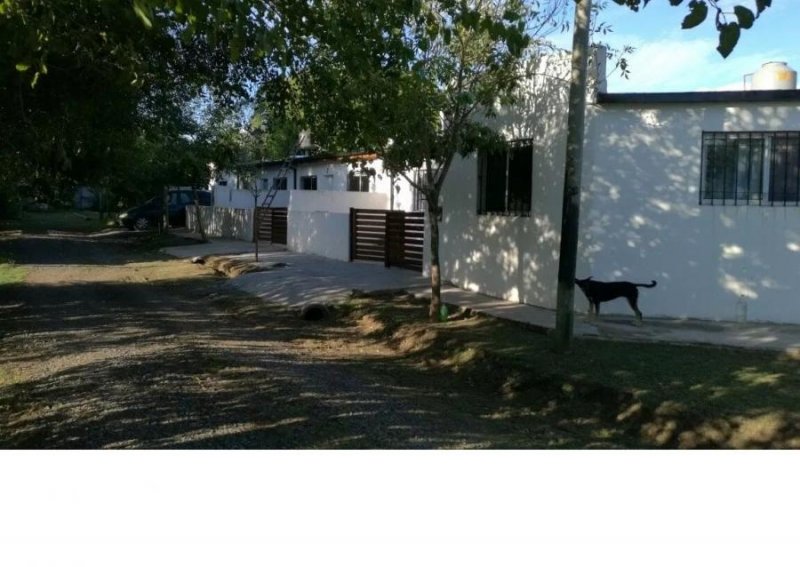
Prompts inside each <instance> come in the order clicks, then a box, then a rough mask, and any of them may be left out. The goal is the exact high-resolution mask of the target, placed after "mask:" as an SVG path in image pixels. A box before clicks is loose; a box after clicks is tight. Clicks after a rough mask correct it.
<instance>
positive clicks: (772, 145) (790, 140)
mask: <svg viewBox="0 0 800 567" xmlns="http://www.w3.org/2000/svg"><path fill="white" fill-rule="evenodd" d="M741 140H746V141H747V142H749V149H748V150H747V152H748V153H747V156H748V159H747V173H746V174H745V176H744V177H745V178H746V179H747V188H746V191H745V192H744V196H742V195H741V192H740V188H741V185H740V183H739V179H740V177H739V176H740V174H741V173H742V161H741V158H742V156H743V154H741V153H739V148H740V141H741ZM754 140H758V141H759V142H760V146H761V148H760V150H756V151H755V152H754V150H753V147H752V146H753V141H754ZM717 142H722V147H723V148H724V150H723V153H724V152H728V151H730V149H731V148H733V149H734V151H735V152H736V153H735V154H734V155H735V159H736V162H735V164H734V165H733V166H732V167H728V166H726V164H723V166H722V168H723V169H725V170H726V171H723V177H722V191H721V196H720V194H719V193H718V191H716V190H715V187H716V184H717V183H718V181H719V180H718V179H714V180H712V181H711V185H712V187H711V188H710V189H709V187H708V185H709V183H708V179H709V177H708V174H709V171H708V169H709V165H710V164H709V159H710V158H709V151H710V148H711V147H712V146H714V144H715V143H717ZM778 142H784V143H785V145H786V149H785V150H784V151H783V152H782V157H783V158H784V159H785V160H786V161H785V162H784V163H783V164H782V165H781V164H780V163H779V161H778V160H779V159H780V157H781V155H780V153H779V152H778V151H777V150H776V148H777V146H778ZM790 154H793V155H790ZM754 156H757V157H758V159H756V160H755V161H756V162H758V163H756V164H755V169H754V163H753V162H754ZM790 158H793V160H794V161H791V159H790ZM723 159H725V158H723ZM778 166H781V167H782V168H783V169H784V174H783V185H782V186H781V187H778V186H777V185H776V183H778V182H779V180H776V174H775V172H776V170H777V169H778ZM728 169H730V171H731V172H732V175H733V187H732V188H731V187H729V186H728V184H729V183H730V181H729V179H728V173H729V172H728V171H727V170H728ZM790 170H791V171H792V174H791V175H790V174H789V171H790ZM754 174H757V178H758V184H759V187H758V188H757V192H755V191H754V190H753V188H752V187H751V185H752V183H753V180H754V177H753V176H754ZM790 181H794V185H793V187H792V190H789V188H790V186H789V182H790ZM698 187H699V191H698V193H699V195H698V203H699V204H700V205H701V206H759V207H797V206H800V131H799V130H763V131H762V130H759V131H755V130H753V131H733V132H731V131H710V130H709V131H706V130H704V131H703V133H702V136H701V140H700V182H699V184H698ZM779 189H780V191H781V192H780V195H781V196H782V198H778V199H776V198H775V196H776V194H778V190H779ZM787 195H791V198H787Z"/></svg>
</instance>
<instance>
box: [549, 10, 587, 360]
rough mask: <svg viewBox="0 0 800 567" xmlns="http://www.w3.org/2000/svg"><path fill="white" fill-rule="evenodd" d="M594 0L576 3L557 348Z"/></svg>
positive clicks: (564, 333) (563, 342)
mask: <svg viewBox="0 0 800 567" xmlns="http://www.w3.org/2000/svg"><path fill="white" fill-rule="evenodd" d="M591 10H592V0H579V1H578V2H577V3H576V4H575V28H574V29H575V31H574V35H573V40H572V77H571V79H570V85H569V115H568V118H567V155H566V162H565V172H564V200H563V206H562V209H561V246H560V255H559V259H558V295H557V298H556V331H555V335H554V339H555V342H554V347H555V349H556V350H557V351H559V352H563V351H565V350H567V349H568V348H569V346H570V342H571V341H572V328H573V323H574V321H573V319H574V300H575V266H576V264H577V258H578V229H579V219H580V204H581V168H582V166H583V137H584V118H585V114H586V65H587V59H588V55H589V54H588V51H589V16H590V14H591Z"/></svg>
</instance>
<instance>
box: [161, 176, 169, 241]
mask: <svg viewBox="0 0 800 567" xmlns="http://www.w3.org/2000/svg"><path fill="white" fill-rule="evenodd" d="M161 206H162V207H164V211H163V213H164V214H163V215H162V216H161V232H163V233H164V234H167V233H168V232H169V187H168V186H166V185H165V186H164V192H163V195H162V196H161Z"/></svg>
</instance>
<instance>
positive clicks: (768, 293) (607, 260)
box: [440, 68, 800, 323]
mask: <svg viewBox="0 0 800 567" xmlns="http://www.w3.org/2000/svg"><path fill="white" fill-rule="evenodd" d="M765 69H766V68H765ZM773 70H774V69H773ZM562 79H563V77H559V76H558V75H557V74H552V73H551V74H544V73H543V74H540V75H538V76H537V77H536V78H535V79H534V80H533V83H532V85H533V88H532V89H531V90H530V92H529V93H528V95H526V97H525V98H524V99H523V101H522V104H521V105H520V106H519V107H516V108H514V109H504V110H502V111H501V112H500V114H499V116H498V118H497V120H496V124H497V127H498V128H499V129H500V130H501V131H503V132H504V133H505V135H506V137H507V138H508V139H509V140H510V142H509V146H508V149H507V150H506V151H505V152H503V153H500V154H494V155H488V154H485V153H481V154H473V155H471V156H467V157H465V158H463V159H459V160H457V161H456V163H454V164H453V167H452V170H451V174H450V175H449V177H448V179H447V181H446V184H445V187H444V191H443V205H444V217H443V222H442V228H441V242H440V244H441V257H442V267H443V275H444V277H445V279H448V280H450V281H452V282H453V283H455V284H457V285H459V286H462V287H464V288H467V289H472V290H475V291H480V292H483V293H486V294H489V295H493V296H496V297H501V298H505V299H508V300H511V301H519V302H524V303H529V304H533V305H539V306H543V307H548V308H554V307H555V298H556V278H557V270H558V256H559V239H560V226H561V205H562V203H561V199H562V194H563V171H564V153H565V144H566V132H565V130H566V97H567V85H566V83H565V82H564V81H562ZM755 83H756V81H754V82H753V84H754V85H755ZM763 83H764V82H763V81H762V84H761V87H762V88H764V84H763ZM777 86H779V87H781V88H774V87H775V84H772V83H770V82H769V81H767V82H766V87H767V88H769V87H772V88H770V89H769V90H746V91H745V90H742V91H735V92H705V93H658V94H608V93H605V92H603V84H602V83H600V84H599V85H598V89H597V90H598V92H597V93H592V94H591V95H590V100H591V102H592V103H591V104H590V106H589V109H588V111H587V121H586V138H585V148H584V167H583V187H582V191H583V199H582V204H581V239H580V246H579V254H580V259H579V264H578V276H579V277H585V276H589V275H591V276H593V277H594V278H595V279H598V280H606V281H608V280H629V281H637V282H649V281H650V280H652V279H655V280H657V281H658V286H657V287H656V288H655V289H652V290H647V291H645V292H643V293H642V296H641V299H640V306H641V308H642V310H643V311H644V313H645V317H647V316H671V317H698V318H707V319H715V320H731V319H734V318H735V316H736V310H737V302H741V301H746V303H747V311H748V317H749V319H751V320H765V321H775V322H788V323H800V302H798V301H796V296H797V293H798V291H799V290H800V206H798V205H799V204H800V92H799V91H797V90H796V89H795V88H794V83H792V82H791V81H790V83H789V84H786V83H782V84H779V85H777ZM786 87H791V88H788V89H787V88H786ZM576 307H577V308H578V309H581V310H585V309H586V308H587V303H586V301H585V299H584V298H583V296H582V295H581V293H580V292H579V291H578V292H577V293H576ZM603 311H604V312H619V313H629V312H630V310H629V308H628V306H627V304H626V303H625V302H624V301H623V300H619V301H618V302H611V303H609V304H606V305H604V306H603Z"/></svg>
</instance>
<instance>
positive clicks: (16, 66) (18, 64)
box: [15, 63, 31, 73]
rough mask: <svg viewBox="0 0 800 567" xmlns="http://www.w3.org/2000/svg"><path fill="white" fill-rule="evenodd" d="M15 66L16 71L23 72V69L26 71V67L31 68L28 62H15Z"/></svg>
mask: <svg viewBox="0 0 800 567" xmlns="http://www.w3.org/2000/svg"><path fill="white" fill-rule="evenodd" d="M15 68H16V69H17V71H19V72H20V73H24V72H25V71H27V70H28V69H30V68H31V65H30V63H17V64H16V65H15Z"/></svg>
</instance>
